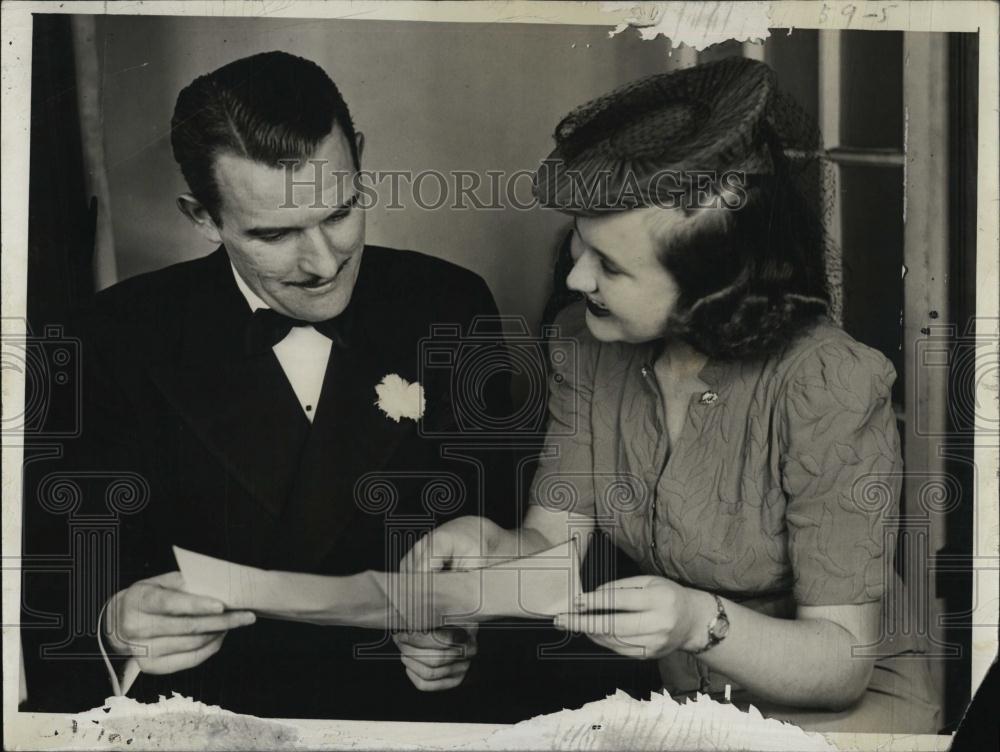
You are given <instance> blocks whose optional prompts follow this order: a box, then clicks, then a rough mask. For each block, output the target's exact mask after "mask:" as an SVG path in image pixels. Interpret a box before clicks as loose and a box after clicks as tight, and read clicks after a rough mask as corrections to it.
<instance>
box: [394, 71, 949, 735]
mask: <svg viewBox="0 0 1000 752" xmlns="http://www.w3.org/2000/svg"><path fill="white" fill-rule="evenodd" d="M792 112H793V110H791V109H790V107H789V105H788V103H787V102H785V101H784V100H781V99H780V98H779V97H778V95H777V94H776V92H775V89H774V81H773V74H772V72H771V71H770V69H769V68H767V67H766V66H765V65H763V64H762V63H757V62H754V61H749V60H741V59H731V60H726V61H722V62H720V63H716V64H712V65H706V66H701V67H699V68H694V69H688V70H686V71H681V72H678V73H673V74H667V75H664V76H655V77H653V78H652V79H647V80H645V81H641V82H638V83H636V84H632V85H630V86H628V87H626V88H625V89H623V90H620V91H617V92H615V93H613V94H611V95H609V96H607V97H604V98H602V99H600V100H597V101H596V102H593V103H590V104H589V105H586V106H584V107H583V108H581V109H579V110H577V111H576V112H574V113H572V114H571V115H570V116H569V117H567V118H566V119H565V120H564V121H563V122H562V123H560V126H559V128H558V129H557V132H556V138H557V143H558V146H557V149H556V150H555V152H553V154H552V156H551V157H550V158H549V160H547V162H546V165H545V166H546V169H545V170H544V171H543V172H540V174H539V179H538V183H537V188H538V193H539V198H540V199H541V200H542V202H543V203H544V204H546V205H548V206H556V207H557V208H559V209H561V210H563V211H567V212H569V213H571V214H573V215H575V231H574V234H573V239H572V253H573V258H574V266H573V268H572V270H571V272H570V273H569V276H568V278H567V284H568V286H569V287H570V288H571V289H573V290H575V291H577V292H578V293H580V294H582V296H583V297H584V301H583V302H582V305H574V306H571V307H570V308H568V309H567V310H566V311H564V313H563V315H562V316H561V318H560V323H561V324H562V326H563V331H562V335H563V336H567V335H568V336H573V337H576V339H577V343H578V352H577V357H576V358H575V359H567V360H566V361H565V362H561V363H554V364H553V369H554V373H553V378H552V381H551V387H550V389H551V393H550V405H549V410H550V418H549V427H548V440H549V443H550V446H551V449H552V451H549V452H546V453H544V456H543V459H542V461H541V465H540V467H539V470H538V472H537V475H536V476H535V479H534V483H533V487H532V492H531V507H530V509H529V511H528V512H527V515H526V517H525V520H524V522H523V525H522V527H521V528H520V529H518V530H504V529H502V528H499V527H497V526H495V525H493V524H492V523H490V522H489V521H487V520H482V519H479V518H460V519H458V520H455V521H452V522H450V523H448V524H446V525H443V526H442V527H440V528H438V529H437V530H436V531H434V532H433V533H432V534H431V536H429V538H427V539H425V540H424V541H423V542H421V543H418V545H417V546H415V547H414V550H413V551H412V552H411V553H410V555H409V559H408V562H407V563H406V565H407V566H410V567H422V566H428V565H429V562H430V559H429V552H430V549H431V544H432V545H433V552H434V556H435V557H436V561H438V562H439V563H440V561H441V560H442V559H443V560H446V561H448V560H450V563H451V564H452V565H455V566H468V565H470V564H477V563H478V564H481V563H482V558H481V557H482V556H483V555H485V556H489V557H503V556H516V555H525V554H529V553H533V552H535V551H539V550H542V549H544V548H547V547H549V546H551V545H554V544H556V543H559V542H561V541H563V540H565V539H566V538H567V537H568V535H569V534H570V531H579V530H581V529H583V530H588V529H593V528H594V527H595V526H600V527H601V528H604V529H605V530H606V531H608V532H609V533H610V534H611V535H613V536H614V537H615V539H616V541H617V543H618V545H620V546H621V547H622V548H623V549H624V550H625V551H626V552H627V553H628V554H629V555H630V556H631V557H632V558H634V559H635V560H636V562H637V563H638V564H639V565H640V566H641V568H642V569H643V571H644V572H646V573H647V574H646V575H644V576H641V577H636V578H630V579H627V580H620V581H617V582H611V583H608V584H606V585H604V586H602V587H601V588H599V589H598V590H596V591H594V592H593V593H588V594H585V595H584V596H583V598H582V599H581V600H580V601H579V602H577V603H576V604H574V609H575V610H573V611H572V612H571V613H569V614H566V615H565V616H562V617H559V618H558V619H556V626H557V628H559V629H564V630H572V631H582V632H585V633H587V634H588V635H590V636H591V638H592V639H593V640H594V641H595V642H597V643H599V644H601V645H604V646H606V647H608V648H610V649H612V650H615V651H617V652H620V653H623V654H626V655H637V654H638V655H640V656H641V657H643V658H646V659H656V660H658V661H659V663H660V672H661V676H662V678H663V680H664V686H665V688H666V689H668V690H669V691H670V692H671V693H672V694H673V695H675V696H676V695H683V694H685V693H690V692H694V691H703V692H709V693H713V694H715V693H719V694H721V693H723V692H724V691H725V690H726V688H727V686H728V688H729V689H730V690H731V691H732V697H733V699H734V701H737V702H740V701H743V702H753V703H754V704H755V705H756V706H757V707H758V708H760V709H761V710H762V712H765V714H768V715H771V716H773V717H778V718H782V719H785V720H790V721H792V722H795V723H798V724H799V725H801V726H803V727H805V728H813V729H822V730H831V731H833V730H841V731H881V732H890V731H891V732H911V733H915V732H922V733H934V732H936V731H937V726H938V719H937V708H936V707H935V706H934V702H933V700H932V699H931V698H932V695H931V693H930V691H929V687H928V671H927V666H926V662H925V659H924V658H923V657H922V656H921V655H920V648H919V645H918V644H917V641H916V640H915V639H913V638H911V637H909V636H906V635H902V636H900V635H899V634H898V631H899V630H897V629H895V628H894V627H895V624H894V623H892V622H888V621H886V617H887V616H888V615H889V614H898V613H899V610H898V609H897V608H888V609H887V608H884V604H886V603H888V602H889V599H890V598H898V597H899V593H900V592H901V583H900V581H899V579H898V577H897V576H896V574H895V572H894V569H893V564H892V561H893V553H894V552H893V551H892V550H887V546H886V540H887V539H888V540H892V538H891V536H888V533H889V532H890V531H891V526H892V519H893V518H894V516H895V515H896V514H897V513H898V500H899V491H900V472H901V459H900V451H899V436H898V434H897V430H896V424H895V417H894V414H893V409H892V402H891V395H890V389H891V387H892V384H893V381H894V379H895V373H894V371H893V368H892V366H891V365H890V363H889V362H888V361H887V360H886V359H885V358H884V357H883V356H882V355H881V354H880V353H878V352H876V351H874V350H872V349H870V348H868V347H865V346H864V345H861V344H859V343H858V342H856V341H855V340H853V339H852V338H851V337H850V336H848V335H847V334H846V333H844V332H843V331H842V330H840V329H839V328H837V327H836V326H834V325H833V324H831V323H830V322H829V320H828V319H827V318H826V313H827V305H828V294H827V289H826V283H825V275H824V265H823V261H824V250H825V239H824V235H823V233H822V230H821V227H820V225H819V223H818V222H815V221H811V220H810V219H809V218H808V216H809V215H808V213H807V211H806V207H805V204H804V201H803V200H802V199H801V197H800V195H799V193H798V192H797V191H796V190H795V189H794V183H795V180H794V178H795V175H796V172H795V168H794V166H793V164H792V162H790V161H789V157H788V155H787V153H786V152H787V151H788V150H789V147H790V146H796V145H798V146H800V147H801V146H807V145H803V144H794V143H791V142H790V140H789V138H788V130H787V127H788V124H790V123H791V124H794V122H795V120H796V119H795V118H794V117H791V118H790V117H787V116H788V115H789V113H792ZM783 129H785V130H784V131H783ZM800 155H801V152H800ZM574 171H576V177H575V178H574V177H573V173H574ZM693 171H697V172H693ZM692 174H695V175H697V174H702V175H704V174H707V175H709V176H710V177H709V178H708V184H710V185H711V189H710V190H709V189H707V188H706V183H705V180H702V178H694V179H692V178H691V175H692ZM663 175H670V176H671V179H670V180H666V179H662V176H663ZM734 175H735V176H737V177H738V178H739V180H736V179H734V177H733V176H734ZM553 176H555V177H553ZM567 176H570V177H567ZM604 176H608V177H607V179H606V180H605V178H604ZM658 176H659V177H658ZM581 179H582V180H583V183H581ZM699 180H701V185H700V186H698V185H695V190H689V191H688V192H687V194H686V195H683V196H681V194H680V192H679V190H678V189H679V187H684V186H690V185H692V184H697V182H698V181H699ZM581 185H583V186H586V187H589V188H591V189H592V190H581ZM595 186H598V187H595ZM699 189H701V190H700V193H699ZM679 196H680V197H681V200H678V197H679ZM692 198H693V199H694V201H692ZM684 199H686V200H684ZM494 560H495V559H494ZM892 602H893V603H895V602H896V601H892ZM606 610H612V613H610V614H608V613H603V614H602V615H594V613H593V612H594V611H599V612H600V611H606ZM404 654H405V650H404ZM408 660H409V661H410V663H409V664H408V666H409V667H411V668H413V669H414V670H415V671H416V672H417V673H420V672H421V671H423V672H424V674H423V675H426V676H432V677H435V678H437V679H439V680H441V681H445V682H449V683H450V684H454V683H455V680H456V677H457V676H458V674H456V671H459V669H452V668H451V667H452V666H461V664H459V663H455V664H452V663H449V662H448V661H447V660H445V659H441V660H439V661H438V662H436V663H435V662H433V661H428V662H427V664H431V665H426V664H420V663H418V662H415V661H414V660H413V658H412V657H409V658H408Z"/></svg>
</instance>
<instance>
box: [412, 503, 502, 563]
mask: <svg viewBox="0 0 1000 752" xmlns="http://www.w3.org/2000/svg"><path fill="white" fill-rule="evenodd" d="M515 540H516V539H515V533H514V532H513V531H510V530H506V529H504V528H502V527H500V526H499V525H497V524H496V523H495V522H493V521H492V520H490V519H487V518H486V517H476V516H474V515H469V516H466V517H457V518H455V519H453V520H450V521H448V522H446V523H444V524H443V525H441V526H439V527H437V528H435V529H434V530H432V531H431V532H429V533H427V535H425V536H424V537H423V538H421V539H420V540H418V541H417V542H416V543H415V544H413V548H411V549H410V550H409V552H408V553H407V554H406V556H404V557H403V559H402V561H400V563H399V572H400V574H408V573H411V572H440V571H442V570H446V569H480V568H482V567H485V566H488V565H490V564H495V563H496V562H497V561H499V559H496V558H494V557H495V556H497V554H498V553H499V552H500V551H501V550H502V549H504V548H510V549H511V550H513V549H514V548H515V545H516V544H515V543H514V541H515ZM505 544H506V545H505ZM512 555H513V554H512ZM507 558H509V557H507Z"/></svg>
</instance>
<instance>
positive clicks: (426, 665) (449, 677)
mask: <svg viewBox="0 0 1000 752" xmlns="http://www.w3.org/2000/svg"><path fill="white" fill-rule="evenodd" d="M476 629H477V627H475V626H474V627H473V628H472V629H469V630H466V629H461V628H458V627H445V628H444V629H435V630H434V631H433V632H397V633H396V634H394V635H393V636H392V638H393V640H395V641H396V645H398V646H399V652H400V653H401V655H402V661H403V666H405V667H406V675H407V676H408V677H410V681H411V682H413V686H415V687H416V688H417V689H419V690H421V691H422V692H440V691H441V690H444V689H452V688H454V687H457V686H458V685H459V684H461V683H462V681H463V680H464V679H465V675H466V673H468V671H469V666H470V665H471V661H472V657H473V656H474V655H475V654H476Z"/></svg>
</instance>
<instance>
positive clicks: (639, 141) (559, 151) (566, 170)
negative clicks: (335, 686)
mask: <svg viewBox="0 0 1000 752" xmlns="http://www.w3.org/2000/svg"><path fill="white" fill-rule="evenodd" d="M778 97H779V95H778V92H777V86H776V82H775V75H774V72H773V71H772V70H771V69H770V68H769V67H768V66H767V65H765V64H764V63H761V62H759V61H756V60H749V59H746V58H739V57H732V58H727V59H724V60H720V61H718V62H713V63H708V64H705V65H699V66H696V67H693V68H686V69H684V70H679V71H674V72H672V73H665V74H657V75H654V76H650V77H648V78H644V79H641V80H639V81H635V82H632V83H630V84H626V85H625V86H623V87H621V88H619V89H617V90H615V91H613V92H612V93H610V94H607V95H605V96H603V97H600V98H598V99H595V100H593V101H591V102H588V103H587V104H585V105H582V106H581V107H578V108H577V109H576V110H574V111H573V112H571V113H570V114H569V115H567V116H566V117H565V118H563V120H562V121H561V122H560V123H559V125H558V127H557V128H556V132H555V141H556V148H555V150H554V151H553V152H552V153H551V154H550V155H549V156H548V157H547V158H546V159H545V160H544V161H543V162H542V164H541V166H540V167H539V169H538V170H537V172H536V173H535V196H536V198H537V199H538V201H539V202H540V203H541V204H542V205H543V206H548V207H552V208H556V209H561V210H563V211H567V212H570V213H574V214H594V213H598V212H601V211H620V210H623V209H629V208H634V207H635V206H648V205H653V204H656V205H664V204H663V203H662V202H663V201H666V200H669V198H670V196H667V195H663V194H664V192H665V191H667V190H670V189H671V188H674V189H675V188H676V185H677V183H676V182H675V181H672V180H667V181H664V180H662V176H663V174H664V173H665V172H673V173H678V174H680V175H681V176H682V177H683V175H684V174H686V173H690V172H691V171H714V172H716V173H717V174H721V173H723V172H726V171H732V170H738V171H742V172H745V173H757V174H761V173H763V174H769V173H770V172H771V171H772V170H773V162H772V154H771V151H770V149H769V148H768V147H767V146H766V140H767V138H768V136H769V135H777V136H778V137H779V139H780V133H778V131H777V129H776V128H775V127H774V126H775V122H774V118H773V117H772V115H773V113H774V111H775V107H774V105H775V103H776V101H777V100H778ZM658 176H661V179H660V180H657V177H658ZM581 187H583V189H584V190H581ZM588 192H589V195H588ZM637 194H638V198H639V201H638V203H637V202H636V201H635V199H636V195H637ZM671 195H673V196H676V193H673V194H671ZM623 197H624V198H625V201H624V202H623V201H622V198H623Z"/></svg>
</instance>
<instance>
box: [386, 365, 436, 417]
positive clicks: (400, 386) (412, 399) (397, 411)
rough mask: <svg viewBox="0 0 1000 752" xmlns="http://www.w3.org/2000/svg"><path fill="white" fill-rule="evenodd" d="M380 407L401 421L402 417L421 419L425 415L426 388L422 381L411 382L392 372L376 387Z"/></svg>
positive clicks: (387, 414) (387, 415)
mask: <svg viewBox="0 0 1000 752" xmlns="http://www.w3.org/2000/svg"><path fill="white" fill-rule="evenodd" d="M375 394H377V395H378V399H377V400H375V404H376V405H378V409H379V410H381V411H382V412H384V413H385V414H386V417H389V418H392V419H393V420H394V421H396V422H397V423H399V420H400V418H409V419H410V420H419V419H420V418H422V417H423V416H424V407H425V404H426V403H425V402H424V388H423V387H422V386H421V385H420V382H419V381H417V382H414V383H412V384H411V383H410V382H409V381H407V380H406V379H404V378H403V377H402V376H399V375H397V374H395V373H390V374H389V375H388V376H386V377H385V378H383V379H382V381H380V382H379V384H378V385H377V386H376V387H375Z"/></svg>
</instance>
